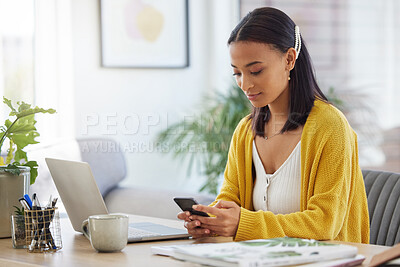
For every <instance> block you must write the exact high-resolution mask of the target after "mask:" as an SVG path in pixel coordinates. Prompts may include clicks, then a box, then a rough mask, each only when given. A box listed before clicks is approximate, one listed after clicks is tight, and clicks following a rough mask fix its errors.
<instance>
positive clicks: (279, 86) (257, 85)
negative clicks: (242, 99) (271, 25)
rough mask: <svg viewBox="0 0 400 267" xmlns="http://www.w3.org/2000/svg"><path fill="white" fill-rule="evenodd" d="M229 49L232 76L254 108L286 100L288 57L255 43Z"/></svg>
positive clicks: (235, 43) (235, 45)
mask: <svg viewBox="0 0 400 267" xmlns="http://www.w3.org/2000/svg"><path fill="white" fill-rule="evenodd" d="M229 48H230V56H231V65H232V67H233V75H234V76H235V78H236V82H237V84H238V86H239V87H240V88H241V89H242V90H243V92H244V93H245V94H246V96H247V98H248V99H249V100H250V102H251V104H252V105H253V106H254V107H258V108H259V107H264V106H266V105H269V104H271V103H274V101H276V100H277V99H279V98H280V97H281V98H282V97H287V98H288V99H289V94H288V92H289V81H288V77H289V74H290V72H289V71H290V70H291V69H292V68H291V65H290V64H289V63H290V62H289V61H290V57H291V56H290V55H289V54H290V53H282V52H280V51H279V50H277V49H274V48H273V47H272V46H271V45H269V44H265V43H256V42H243V41H239V42H233V43H231V44H230V47H229Z"/></svg>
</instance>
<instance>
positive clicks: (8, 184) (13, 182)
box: [0, 167, 30, 238]
mask: <svg viewBox="0 0 400 267" xmlns="http://www.w3.org/2000/svg"><path fill="white" fill-rule="evenodd" d="M19 168H20V169H21V174H20V175H19V176H16V175H13V174H11V173H8V172H4V171H3V170H0V238H4V237H11V221H10V217H11V215H12V214H14V211H15V208H14V206H17V207H21V204H20V203H19V201H18V199H19V198H21V197H23V196H24V194H29V185H30V172H29V171H30V168H29V167H19Z"/></svg>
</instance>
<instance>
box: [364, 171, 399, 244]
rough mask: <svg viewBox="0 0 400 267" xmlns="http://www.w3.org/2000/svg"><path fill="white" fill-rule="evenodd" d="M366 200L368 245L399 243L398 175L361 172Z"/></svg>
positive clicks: (381, 172) (380, 172)
mask: <svg viewBox="0 0 400 267" xmlns="http://www.w3.org/2000/svg"><path fill="white" fill-rule="evenodd" d="M362 173H363V177H364V183H365V189H366V192H367V198H368V211H369V220H370V244H375V245H385V246H393V245H394V244H397V243H399V242H400V173H392V172H384V171H369V170H363V171H362Z"/></svg>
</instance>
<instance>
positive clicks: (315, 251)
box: [152, 237, 364, 267]
mask: <svg viewBox="0 0 400 267" xmlns="http://www.w3.org/2000/svg"><path fill="white" fill-rule="evenodd" d="M152 253H153V254H161V255H167V256H172V257H174V258H176V259H179V260H185V261H190V262H195V263H200V264H206V265H211V266H222V267H224V266H240V267H242V266H287V265H299V264H308V263H317V262H318V263H322V262H324V263H325V264H323V266H354V265H358V264H361V262H362V261H363V260H364V257H363V256H362V255H357V247H354V246H350V245H343V244H332V243H327V242H322V241H316V240H312V239H300V238H290V237H282V238H273V239H257V240H249V241H242V242H228V243H208V244H190V245H175V246H164V247H152ZM311 266H315V265H311ZM318 266H322V264H320V265H318Z"/></svg>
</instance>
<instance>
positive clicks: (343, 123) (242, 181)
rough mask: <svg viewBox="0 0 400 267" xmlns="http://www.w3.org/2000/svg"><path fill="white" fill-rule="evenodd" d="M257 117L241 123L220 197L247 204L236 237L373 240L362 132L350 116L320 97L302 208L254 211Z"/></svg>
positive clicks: (304, 145) (311, 127) (306, 157)
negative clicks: (359, 134)
mask: <svg viewBox="0 0 400 267" xmlns="http://www.w3.org/2000/svg"><path fill="white" fill-rule="evenodd" d="M253 139H254V136H253V132H252V130H251V120H248V117H246V118H244V119H242V120H241V122H240V123H239V124H238V126H237V128H236V130H235V132H234V134H233V137H232V141H231V145H230V149H229V154H228V162H227V166H226V169H225V173H224V177H225V179H224V182H223V185H222V188H221V192H220V194H219V195H218V196H217V198H216V201H215V202H214V203H212V204H211V205H212V206H213V205H215V204H216V202H217V201H218V200H227V201H234V202H236V204H238V205H239V206H240V207H241V213H240V221H239V226H238V229H237V232H236V236H235V237H234V239H235V241H240V240H249V239H259V238H274V237H282V236H289V237H301V238H311V239H317V240H340V241H348V242H358V243H369V217H368V206H367V198H366V193H365V187H364V180H363V176H362V173H361V169H360V167H359V165H358V147H357V136H356V134H355V133H354V131H353V130H352V129H351V127H350V125H349V124H348V122H347V120H346V118H345V117H344V115H343V114H342V113H341V112H340V111H339V110H337V109H336V108H335V107H333V106H332V105H330V104H327V103H325V102H323V101H320V100H315V102H314V107H313V108H312V110H311V112H310V114H309V116H308V119H307V121H306V124H305V125H304V128H303V133H302V136H301V196H300V211H299V212H295V213H291V214H285V215H283V214H273V213H272V212H270V211H261V210H259V211H254V208H253V201H252V199H253V178H252V142H253Z"/></svg>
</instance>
